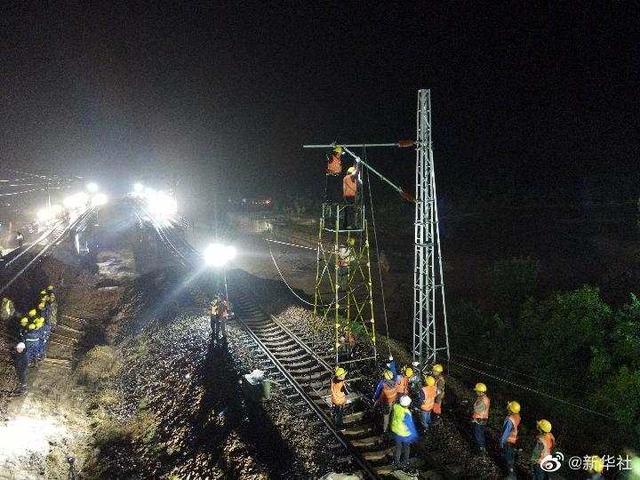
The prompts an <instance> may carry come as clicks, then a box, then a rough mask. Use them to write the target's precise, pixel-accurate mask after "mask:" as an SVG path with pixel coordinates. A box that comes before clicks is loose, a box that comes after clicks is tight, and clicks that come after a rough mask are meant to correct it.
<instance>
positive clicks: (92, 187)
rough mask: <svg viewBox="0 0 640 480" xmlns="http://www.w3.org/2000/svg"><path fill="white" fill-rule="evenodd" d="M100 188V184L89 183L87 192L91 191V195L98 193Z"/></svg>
mask: <svg viewBox="0 0 640 480" xmlns="http://www.w3.org/2000/svg"><path fill="white" fill-rule="evenodd" d="M98 188H99V187H98V184H97V183H95V182H89V183H87V190H89V192H90V193H96V192H97V191H98Z"/></svg>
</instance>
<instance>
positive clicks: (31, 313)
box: [29, 308, 38, 317]
mask: <svg viewBox="0 0 640 480" xmlns="http://www.w3.org/2000/svg"><path fill="white" fill-rule="evenodd" d="M36 313H38V312H36V309H35V308H32V309H31V310H29V316H30V317H35V316H36Z"/></svg>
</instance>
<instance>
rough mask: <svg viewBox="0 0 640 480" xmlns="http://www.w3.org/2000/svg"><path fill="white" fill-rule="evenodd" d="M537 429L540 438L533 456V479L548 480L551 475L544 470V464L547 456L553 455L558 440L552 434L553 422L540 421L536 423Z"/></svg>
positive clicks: (534, 448)
mask: <svg viewBox="0 0 640 480" xmlns="http://www.w3.org/2000/svg"><path fill="white" fill-rule="evenodd" d="M536 427H538V437H537V439H536V445H535V447H533V452H532V454H531V463H532V464H533V478H534V480H548V478H549V474H548V473H547V472H545V471H544V470H543V469H542V463H543V460H544V458H545V457H546V456H547V455H551V453H553V447H554V446H555V444H556V439H555V437H554V436H553V434H552V433H551V422H550V421H549V420H545V419H542V420H538V421H537V422H536Z"/></svg>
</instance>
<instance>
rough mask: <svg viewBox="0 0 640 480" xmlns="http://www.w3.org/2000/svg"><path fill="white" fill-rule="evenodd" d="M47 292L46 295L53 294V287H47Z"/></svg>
mask: <svg viewBox="0 0 640 480" xmlns="http://www.w3.org/2000/svg"><path fill="white" fill-rule="evenodd" d="M47 292H48V293H53V285H49V286H48V287H47Z"/></svg>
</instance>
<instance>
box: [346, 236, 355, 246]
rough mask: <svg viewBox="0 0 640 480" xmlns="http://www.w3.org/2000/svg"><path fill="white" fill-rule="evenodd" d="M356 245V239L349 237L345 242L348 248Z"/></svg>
mask: <svg viewBox="0 0 640 480" xmlns="http://www.w3.org/2000/svg"><path fill="white" fill-rule="evenodd" d="M355 244H356V239H355V238H353V237H351V238H350V239H349V240H347V245H349V246H350V247H353V246H354V245H355Z"/></svg>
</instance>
